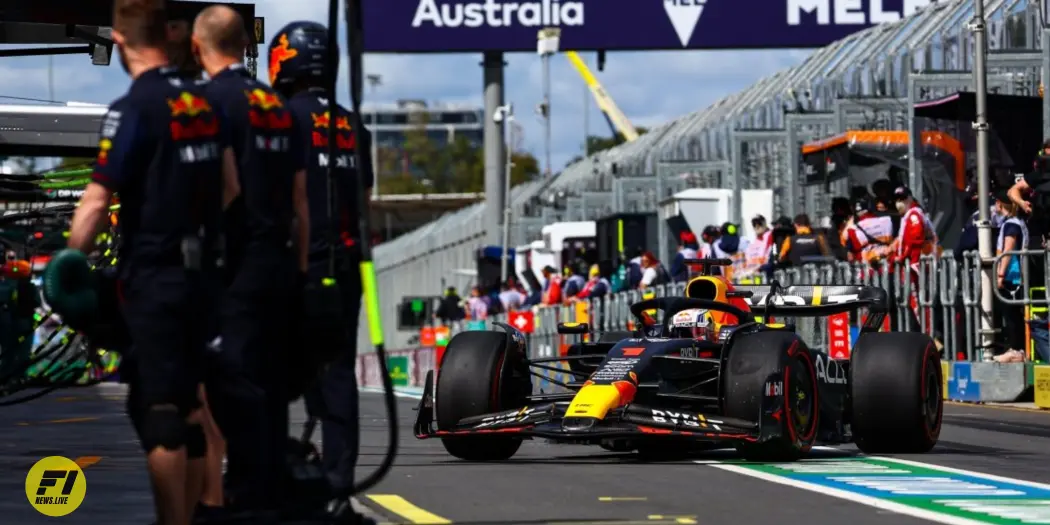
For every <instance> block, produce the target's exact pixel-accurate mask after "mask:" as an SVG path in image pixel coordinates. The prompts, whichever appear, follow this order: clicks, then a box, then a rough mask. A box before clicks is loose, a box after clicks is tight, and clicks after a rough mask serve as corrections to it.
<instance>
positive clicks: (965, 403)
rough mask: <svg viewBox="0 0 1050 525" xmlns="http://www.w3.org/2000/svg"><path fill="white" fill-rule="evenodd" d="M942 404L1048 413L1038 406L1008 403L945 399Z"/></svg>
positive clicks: (1049, 412)
mask: <svg viewBox="0 0 1050 525" xmlns="http://www.w3.org/2000/svg"><path fill="white" fill-rule="evenodd" d="M944 404H946V405H954V406H957V407H966V408H994V409H996V410H1011V411H1014V412H1035V413H1037V414H1040V413H1041V414H1050V410H1046V409H1043V408H1039V407H1036V408H1029V407H1014V406H1009V405H989V404H985V403H968V402H966V401H949V400H947V399H946V400H944Z"/></svg>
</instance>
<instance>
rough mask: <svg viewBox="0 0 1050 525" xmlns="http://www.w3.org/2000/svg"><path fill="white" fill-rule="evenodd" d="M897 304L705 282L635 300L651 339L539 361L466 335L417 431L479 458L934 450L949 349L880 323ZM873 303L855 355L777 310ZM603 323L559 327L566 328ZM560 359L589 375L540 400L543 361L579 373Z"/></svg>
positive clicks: (498, 342)
mask: <svg viewBox="0 0 1050 525" xmlns="http://www.w3.org/2000/svg"><path fill="white" fill-rule="evenodd" d="M888 306H889V301H888V296H887V293H886V291H885V290H882V289H880V288H874V287H867V286H790V287H786V288H782V287H780V286H779V285H778V284H776V283H774V284H773V285H772V286H733V285H732V284H731V283H729V282H727V281H725V280H723V279H722V278H720V277H715V276H700V277H697V278H695V279H693V280H692V281H691V282H690V283H689V284H688V286H687V289H686V297H684V298H682V297H664V298H657V299H649V300H645V301H641V302H639V303H635V304H633V305H632V306H631V313H632V314H633V316H634V317H635V318H637V319H638V321H639V323H638V324H639V326H640V329H639V330H638V331H636V332H635V333H633V334H632V333H624V332H620V333H606V334H603V335H602V336H601V337H599V338H598V339H597V341H596V342H580V343H577V344H574V345H572V346H571V347H570V348H569V350H568V352H567V355H564V356H559V357H550V358H536V359H530V357H529V352H528V349H527V347H526V338H525V336H524V335H523V334H522V333H520V332H519V331H517V330H515V329H514V328H513V327H511V326H509V325H505V324H498V326H499V328H500V329H501V330H502V331H471V332H463V333H460V334H457V335H456V336H455V337H453V338H452V340H451V341H450V342H449V344H448V347H447V348H446V350H445V354H444V357H443V359H442V362H441V363H440V368H439V369H438V371H437V374H436V376H437V377H436V381H435V377H434V376H435V374H434V371H430V372H428V374H427V379H426V385H425V388H424V394H423V399H422V400H421V402H420V406H419V413H418V416H417V421H416V425H415V434H416V437H417V438H420V439H428V438H440V439H441V441H442V443H443V444H444V446H445V449H446V450H447V451H448V452H449V453H450V454H451V455H453V456H455V457H457V458H461V459H465V460H471V461H497V460H504V459H508V458H510V457H512V456H513V455H514V454H515V453H516V452H517V450H518V448H519V447H520V446H521V443H522V441H523V440H524V439H530V438H545V439H548V440H551V441H553V442H559V443H574V444H593V445H602V446H603V447H605V448H609V449H613V450H624V451H627V450H638V451H639V452H640V453H642V454H646V453H648V454H650V455H652V454H653V453H654V451H663V452H665V453H672V454H678V453H682V452H687V451H688V450H689V449H691V448H694V447H699V448H705V447H706V448H711V447H725V446H733V447H735V448H736V449H737V450H738V451H739V452H740V453H741V454H742V455H743V457H744V458H745V459H747V460H750V461H793V460H797V459H799V458H801V457H803V456H805V455H806V454H807V452H808V451H809V450H810V449H811V447H812V446H813V445H814V444H840V443H848V442H854V443H856V445H857V446H858V447H859V448H860V449H861V450H862V451H864V452H867V453H920V452H926V451H929V450H930V449H931V448H932V447H933V446H934V444H935V443H936V442H937V439H938V436H939V434H940V428H941V419H942V413H943V397H942V379H941V374H942V371H941V363H940V353H939V352H938V350H937V349H936V347H935V346H934V344H933V341H932V340H931V339H930V338H929V337H928V336H926V335H924V334H919V333H895V332H879V331H878V330H879V327H880V326H881V325H882V321H883V320H884V318H885V315H886V313H887V312H888ZM861 309H866V310H867V312H866V318H865V322H864V325H863V328H862V331H861V335H860V337H859V338H858V341H857V342H856V344H855V345H854V347H853V348H852V352H851V356H850V358H849V359H832V358H831V357H830V356H829V355H828V354H827V353H824V352H819V351H815V350H812V349H810V348H809V346H808V345H807V344H806V343H805V342H804V341H803V340H802V339H801V338H800V337H799V335H798V334H796V333H795V330H794V327H793V326H792V325H786V324H774V323H772V319H771V317H773V316H776V317H777V318H781V317H789V318H798V317H816V316H828V315H833V314H839V313H844V312H858V311H859V310H861ZM661 313H662V315H660V314H661ZM859 313H860V312H858V314H859ZM654 314H655V315H654ZM756 316H763V317H764V319H762V320H760V319H759V318H757V317H756ZM658 318H662V320H661V321H657V319H658ZM588 331H589V327H587V326H586V325H568V324H563V325H559V332H560V333H563V334H570V333H576V334H580V333H587V332H588ZM558 361H562V362H565V363H567V364H568V369H569V372H568V373H569V374H570V375H572V376H574V377H575V380H574V381H572V382H566V383H560V384H561V386H562V387H564V389H565V392H563V393H554V394H534V393H533V385H532V380H531V378H532V376H540V373H539V372H537V371H536V370H554V371H558V372H564V371H565V370H564V368H559V367H554V366H552V365H553V364H557V363H556V362H558ZM647 451H648V452H647Z"/></svg>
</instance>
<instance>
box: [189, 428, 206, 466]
mask: <svg viewBox="0 0 1050 525" xmlns="http://www.w3.org/2000/svg"><path fill="white" fill-rule="evenodd" d="M207 454H208V439H207V438H206V437H204V428H203V427H201V426H200V425H196V424H190V425H188V426H187V427H186V457H187V458H188V459H200V458H203V457H204V456H206V455H207Z"/></svg>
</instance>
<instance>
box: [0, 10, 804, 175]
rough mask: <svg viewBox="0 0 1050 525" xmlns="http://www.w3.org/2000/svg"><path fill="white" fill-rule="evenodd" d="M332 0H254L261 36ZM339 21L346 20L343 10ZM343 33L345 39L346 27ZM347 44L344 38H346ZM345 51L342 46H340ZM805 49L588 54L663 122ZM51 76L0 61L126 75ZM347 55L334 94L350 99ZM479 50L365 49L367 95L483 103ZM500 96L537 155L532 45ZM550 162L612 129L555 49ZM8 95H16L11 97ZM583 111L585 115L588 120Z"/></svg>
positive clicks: (629, 99) (84, 80)
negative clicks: (377, 80)
mask: <svg viewBox="0 0 1050 525" xmlns="http://www.w3.org/2000/svg"><path fill="white" fill-rule="evenodd" d="M327 7H328V2H325V1H322V0H300V1H298V2H290V1H288V0H257V12H258V14H259V16H263V17H265V18H266V28H267V32H268V34H267V38H270V37H272V35H273V33H274V32H276V31H277V30H278V29H280V28H281V27H282V26H284V25H285V24H287V23H288V22H290V21H292V20H294V19H298V20H304V19H305V20H318V21H321V22H322V23H324V22H326V20H327ZM340 21H341V22H342V20H340ZM340 33H342V35H341V38H340V42H345V31H340ZM341 47H345V44H343V46H341ZM344 52H345V49H344ZM807 54H808V53H807V52H802V51H748V52H732V51H673V52H645V53H643V52H632V53H609V54H608V59H607V65H606V68H605V71H604V72H600V73H599V72H597V69H596V68H595V66H594V57H593V56H584V58H585V59H586V60H588V61H589V63H590V64H591V67H592V68H594V69H595V72H596V74H597V75H598V79H599V80H600V81H601V82H602V84H603V85H604V87H605V88H606V90H607V91H608V93H609V94H610V95H611V96H612V97H613V99H614V100H615V101H616V103H617V105H619V107H620V108H621V110H623V112H624V113H625V114H626V115H627V117H628V118H629V119H630V120H631V121H632V123H634V124H635V125H636V126H639V125H641V126H652V125H657V124H661V123H663V122H666V121H668V120H671V119H674V118H677V117H679V116H681V115H684V114H687V113H691V112H693V111H696V110H699V109H702V108H704V107H707V106H709V105H711V104H712V103H714V102H715V101H717V100H718V99H720V98H722V97H724V96H727V95H729V94H732V93H734V92H736V91H740V90H742V89H745V88H746V87H747V86H748V85H750V84H752V83H754V82H756V81H758V80H759V79H761V78H762V77H765V76H768V75H771V74H773V73H775V72H776V71H779V70H782V69H785V68H787V67H790V66H792V65H795V64H798V63H800V62H801V61H802V60H803V59H804V58H805V56H806V55H807ZM260 55H261V56H260V60H259V69H260V77H261V78H265V77H266V69H267V68H266V57H265V55H266V53H265V47H264V48H262V49H260ZM51 60H53V64H54V67H53V70H52V75H53V77H52V78H53V81H50V82H49V76H48V61H49V59H48V58H45V57H28V58H8V59H4V60H3V61H0V95H4V96H9V97H25V98H33V99H48V98H49V97H50V91H51V86H53V90H54V97H55V98H56V99H58V100H75V101H79V102H96V103H109V102H110V101H112V100H114V99H115V98H117V97H119V96H120V95H121V94H122V93H123V92H125V91H126V90H127V87H128V80H127V76H126V75H125V74H124V72H123V70H121V68H120V66H119V65H118V63H117V60H116V57H114V63H113V64H112V65H110V66H109V67H98V66H92V65H91V61H90V57H88V56H87V55H83V56H81V55H67V56H56V57H54V58H53V59H51ZM345 62H346V61H345V59H344V61H343V68H342V69H343V73H344V74H343V75H341V78H343V80H342V81H341V83H340V85H341V89H340V96H339V99H340V101H341V102H343V103H348V97H347V96H346V94H347V87H346V86H347V82H346V80H345V71H346V69H345ZM480 62H481V56H480V54H462V55H370V56H368V57H366V60H365V68H366V71H367V72H368V73H369V74H378V75H381V76H382V78H383V85H382V86H381V87H379V88H378V89H377V90H376V91H375V92H374V93H372V92H366V101H376V102H392V101H395V100H397V99H406V98H407V99H424V100H428V101H435V102H436V101H444V102H466V103H473V104H476V105H477V106H479V107H480V106H481V104H482V88H483V85H482V69H481V66H480ZM506 62H507V67H506V70H505V81H506V82H505V84H506V93H505V98H506V101H508V102H512V103H513V104H514V106H515V111H516V113H517V120H518V122H519V123H520V124H521V125H522V127H523V129H524V134H525V137H524V141H523V143H524V148H525V149H526V150H529V151H531V152H532V153H533V154H534V155H536V156H537V157H538V158H541V159H542V158H543V150H544V140H543V139H544V130H543V125H542V121H541V120H540V119H539V118H538V117H537V116H536V115H535V108H536V106H537V105H538V104H539V103H540V102H541V101H542V100H543V81H542V80H543V76H542V62H541V59H540V58H539V57H537V56H536V55H534V54H531V53H515V54H508V55H507V56H506ZM550 70H551V101H552V103H551V108H552V117H551V128H552V157H553V159H552V164H553V167H554V169H555V170H558V169H560V168H561V166H563V165H564V164H565V163H566V162H567V161H568V160H569V159H571V158H572V157H574V156H576V155H577V154H578V153H579V152H580V151H581V150H582V144H583V141H584V136H585V134H586V133H590V134H593V135H603V136H607V135H609V134H611V131H610V130H609V129H608V126H607V125H606V123H605V119H604V118H603V117H602V115H601V113H600V112H599V111H598V109H597V106H596V105H595V103H594V101H593V99H592V98H591V97H590V95H589V94H588V92H587V91H586V88H585V86H584V84H583V81H582V79H581V78H580V77H579V75H578V74H577V73H576V71H575V70H574V69H573V68H572V66H571V65H570V64H569V62H568V60H566V59H565V58H564V57H563V56H555V57H552V58H551V68H550ZM7 102H9V103H18V101H17V100H13V101H11V100H9V101H7ZM585 120H586V121H587V122H588V123H589V124H588V125H587V126H586V128H585V125H584V122H585Z"/></svg>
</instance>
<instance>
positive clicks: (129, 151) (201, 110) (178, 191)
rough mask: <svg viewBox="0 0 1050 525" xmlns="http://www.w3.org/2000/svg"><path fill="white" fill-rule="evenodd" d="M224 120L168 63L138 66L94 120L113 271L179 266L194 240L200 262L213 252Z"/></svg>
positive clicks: (125, 273)
mask: <svg viewBox="0 0 1050 525" xmlns="http://www.w3.org/2000/svg"><path fill="white" fill-rule="evenodd" d="M228 144H229V137H228V135H227V132H226V123H225V122H224V121H223V119H222V115H221V113H219V112H217V111H215V110H214V109H213V108H212V104H211V103H210V102H208V100H207V99H206V98H205V97H204V93H203V92H202V90H201V86H199V85H197V84H195V83H193V82H191V81H187V80H185V79H183V78H180V76H179V74H178V73H177V71H176V69H175V68H171V67H162V68H155V69H152V70H149V71H146V72H144V73H142V74H141V75H139V77H138V78H137V79H135V80H134V81H133V82H132V83H131V87H130V88H129V89H128V92H127V94H125V95H124V96H123V97H121V98H119V99H117V100H116V101H114V102H113V104H112V105H110V108H109V111H108V112H107V113H106V115H105V117H104V118H103V120H102V129H101V141H100V143H99V153H98V157H97V158H96V160H95V166H94V173H93V174H92V177H91V178H92V180H93V181H94V182H96V183H98V184H101V185H102V186H104V187H106V188H107V189H109V190H111V191H113V192H115V193H118V194H119V198H120V205H121V208H120V224H119V228H120V231H121V240H122V246H121V255H120V261H119V266H120V271H121V275H122V277H127V276H128V275H129V274H130V273H132V272H134V271H135V270H136V269H137V268H140V267H158V266H159V267H179V266H182V265H183V256H182V254H183V252H182V246H183V242H184V241H185V240H186V239H187V238H190V237H196V238H197V239H199V240H200V246H201V249H202V250H204V252H203V254H204V256H203V264H204V265H206V266H207V265H209V263H212V262H214V261H215V260H216V259H217V258H218V257H219V250H221V245H220V239H221V234H220V231H219V230H220V227H221V225H222V208H223V202H222V199H223V178H222V157H223V151H224V150H225V148H226V147H227V146H228Z"/></svg>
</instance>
